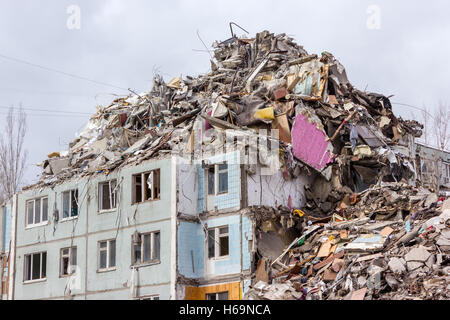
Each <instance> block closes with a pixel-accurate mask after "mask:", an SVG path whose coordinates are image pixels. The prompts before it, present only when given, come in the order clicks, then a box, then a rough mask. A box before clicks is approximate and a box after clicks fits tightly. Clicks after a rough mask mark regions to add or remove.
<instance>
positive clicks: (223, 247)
mask: <svg viewBox="0 0 450 320" xmlns="http://www.w3.org/2000/svg"><path fill="white" fill-rule="evenodd" d="M219 243H220V254H219V255H220V256H226V255H228V236H225V237H220V238H219Z"/></svg>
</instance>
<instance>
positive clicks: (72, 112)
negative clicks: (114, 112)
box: [0, 105, 92, 115]
mask: <svg viewBox="0 0 450 320" xmlns="http://www.w3.org/2000/svg"><path fill="white" fill-rule="evenodd" d="M0 108H3V109H10V108H11V106H9V107H8V106H5V105H0ZM13 108H14V109H15V110H20V109H22V110H30V111H40V112H55V113H70V114H84V115H92V113H89V112H80V111H62V110H54V109H53V110H51V109H40V108H34V107H32V106H27V107H20V106H19V107H13Z"/></svg>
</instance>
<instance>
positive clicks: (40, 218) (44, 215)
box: [26, 197, 48, 226]
mask: <svg viewBox="0 0 450 320" xmlns="http://www.w3.org/2000/svg"><path fill="white" fill-rule="evenodd" d="M26 212H27V220H26V225H27V226H31V225H35V224H39V223H43V222H46V221H47V220H48V198H47V197H45V198H38V199H33V200H28V201H27V204H26Z"/></svg>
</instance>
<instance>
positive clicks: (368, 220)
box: [245, 183, 450, 300]
mask: <svg viewBox="0 0 450 320" xmlns="http://www.w3.org/2000/svg"><path fill="white" fill-rule="evenodd" d="M352 207H353V208H352V209H354V210H352V212H354V214H352V217H353V218H352V219H343V218H339V217H338V216H337V215H335V216H333V218H332V219H331V220H330V221H329V222H328V223H311V222H310V221H309V223H307V224H308V226H307V227H306V228H305V229H304V231H303V234H302V235H301V236H300V237H298V238H296V239H295V240H294V241H293V242H292V243H291V245H290V246H288V247H287V248H286V249H285V250H283V252H282V254H281V255H280V256H279V257H277V258H276V259H274V260H273V261H272V260H270V259H267V258H265V257H262V258H261V259H260V260H259V261H258V268H257V270H256V273H255V279H254V285H253V286H252V288H251V289H250V290H249V291H248V293H247V295H246V297H245V298H246V299H251V300H259V299H269V300H326V299H328V300H334V299H339V300H363V299H366V300H371V299H389V300H406V299H415V300H425V299H438V300H440V299H445V300H446V299H449V298H450V290H449V289H450V264H449V262H450V259H449V258H450V255H449V252H450V228H449V227H450V199H448V200H446V201H445V202H443V201H442V199H440V201H438V199H437V197H436V195H435V194H433V193H429V192H427V191H425V190H423V189H422V190H420V189H416V188H411V187H408V186H404V185H401V184H398V183H392V184H388V185H381V186H380V187H373V188H370V189H369V190H367V191H365V192H362V193H359V194H357V195H356V200H355V204H354V205H353V206H352ZM391 211H392V212H393V213H394V214H395V215H394V216H393V215H391ZM368 213H369V214H368ZM356 214H357V215H356ZM355 215H356V216H355ZM387 217H389V218H388V219H386V218H387ZM265 231H267V230H265ZM265 231H264V230H263V228H261V230H260V237H261V235H263V234H264V233H265ZM263 249H264V248H263ZM269 282H270V283H271V284H269Z"/></svg>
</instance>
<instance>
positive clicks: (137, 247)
mask: <svg viewBox="0 0 450 320" xmlns="http://www.w3.org/2000/svg"><path fill="white" fill-rule="evenodd" d="M133 263H134V264H138V263H141V243H135V244H134V261H133Z"/></svg>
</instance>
